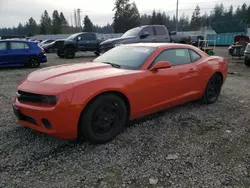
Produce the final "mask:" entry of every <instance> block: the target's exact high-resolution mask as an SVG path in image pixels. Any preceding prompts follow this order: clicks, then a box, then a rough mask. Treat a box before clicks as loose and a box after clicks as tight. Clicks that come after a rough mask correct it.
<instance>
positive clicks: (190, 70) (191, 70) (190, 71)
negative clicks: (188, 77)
mask: <svg viewBox="0 0 250 188" xmlns="http://www.w3.org/2000/svg"><path fill="white" fill-rule="evenodd" d="M188 72H189V73H194V72H196V71H195V70H194V69H189V71H188Z"/></svg>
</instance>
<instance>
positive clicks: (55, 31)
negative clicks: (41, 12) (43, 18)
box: [52, 10, 61, 34]
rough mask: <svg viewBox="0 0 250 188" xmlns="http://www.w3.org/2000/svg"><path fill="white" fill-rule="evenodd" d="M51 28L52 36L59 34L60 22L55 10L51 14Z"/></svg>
mask: <svg viewBox="0 0 250 188" xmlns="http://www.w3.org/2000/svg"><path fill="white" fill-rule="evenodd" d="M52 27H53V34H60V33H61V20H60V16H59V13H58V11H57V10H54V12H53V14H52Z"/></svg>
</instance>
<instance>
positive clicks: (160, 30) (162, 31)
mask: <svg viewBox="0 0 250 188" xmlns="http://www.w3.org/2000/svg"><path fill="white" fill-rule="evenodd" d="M155 31H156V35H166V34H167V33H166V30H165V29H164V28H163V27H160V26H156V27H155Z"/></svg>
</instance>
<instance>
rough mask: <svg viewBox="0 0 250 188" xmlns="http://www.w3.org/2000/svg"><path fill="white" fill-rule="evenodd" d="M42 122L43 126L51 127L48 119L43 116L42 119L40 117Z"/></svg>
mask: <svg viewBox="0 0 250 188" xmlns="http://www.w3.org/2000/svg"><path fill="white" fill-rule="evenodd" d="M42 123H43V126H44V127H45V128H46V129H51V123H50V122H49V120H47V119H45V118H43V119H42Z"/></svg>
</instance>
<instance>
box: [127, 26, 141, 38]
mask: <svg viewBox="0 0 250 188" xmlns="http://www.w3.org/2000/svg"><path fill="white" fill-rule="evenodd" d="M140 31H141V28H140V27H136V28H134V29H130V30H128V31H127V32H126V33H124V34H123V35H122V37H136V36H137V35H138V34H139V33H140Z"/></svg>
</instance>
